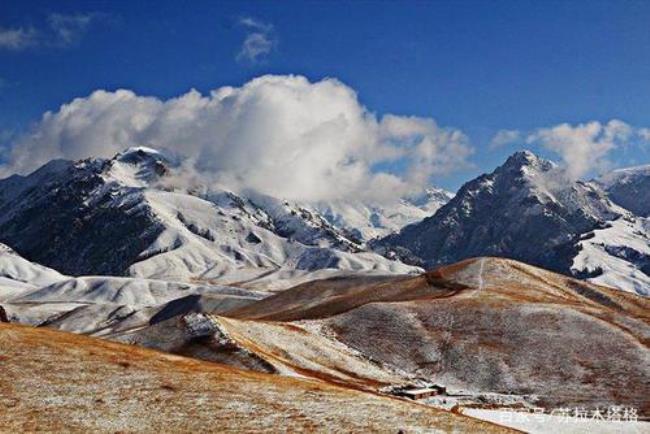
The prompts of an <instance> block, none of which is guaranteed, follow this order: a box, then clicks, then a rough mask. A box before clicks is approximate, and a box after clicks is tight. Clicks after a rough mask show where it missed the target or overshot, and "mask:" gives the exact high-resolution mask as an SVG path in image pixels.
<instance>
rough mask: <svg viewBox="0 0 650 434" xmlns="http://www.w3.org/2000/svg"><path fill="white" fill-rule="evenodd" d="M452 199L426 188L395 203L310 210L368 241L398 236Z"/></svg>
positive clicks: (337, 205) (317, 206) (343, 204)
mask: <svg viewBox="0 0 650 434" xmlns="http://www.w3.org/2000/svg"><path fill="white" fill-rule="evenodd" d="M452 197H453V194H452V193H449V192H447V191H444V190H441V189H437V188H429V189H427V190H425V191H424V192H422V193H420V194H417V195H414V196H411V197H406V198H401V199H399V200H398V201H397V202H395V203H388V204H380V203H374V204H373V203H365V202H352V201H344V200H340V201H331V202H318V203H315V204H313V205H312V206H313V208H314V209H315V210H316V211H318V212H319V213H320V214H321V215H322V216H323V217H324V218H325V219H327V221H329V222H330V223H331V224H332V225H334V226H336V227H338V228H342V229H347V230H348V231H349V232H351V233H353V234H354V235H355V236H356V237H357V238H359V239H361V240H363V241H369V240H371V239H373V238H378V237H385V236H387V235H390V234H392V233H395V232H398V231H399V230H400V229H402V228H403V227H404V226H406V225H409V224H412V223H416V222H419V221H420V220H423V219H424V218H426V217H429V216H432V215H433V214H434V213H435V212H436V211H437V210H438V209H439V208H440V207H441V206H443V205H444V204H446V203H447V202H448V201H449V200H450V199H451V198H452Z"/></svg>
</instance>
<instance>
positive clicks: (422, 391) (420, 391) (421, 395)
mask: <svg viewBox="0 0 650 434" xmlns="http://www.w3.org/2000/svg"><path fill="white" fill-rule="evenodd" d="M446 392H447V389H446V388H444V387H443V386H438V385H433V386H430V387H421V388H411V389H402V390H398V391H397V392H396V393H395V395H397V396H403V397H405V398H409V399H413V400H418V399H426V398H430V397H432V396H437V395H442V394H445V393H446Z"/></svg>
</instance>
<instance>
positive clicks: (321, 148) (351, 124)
mask: <svg viewBox="0 0 650 434" xmlns="http://www.w3.org/2000/svg"><path fill="white" fill-rule="evenodd" d="M137 145H147V146H152V147H155V148H162V149H167V150H169V151H171V152H173V153H176V154H179V155H180V156H184V157H185V158H186V159H187V161H188V162H189V163H188V166H191V167H192V168H193V170H195V171H196V172H197V173H198V174H199V176H200V177H201V179H202V180H203V181H204V182H205V181H206V180H209V182H214V183H218V184H220V185H225V186H227V187H229V188H232V189H235V190H238V189H245V188H252V189H255V190H258V191H261V192H264V193H267V194H271V195H274V196H278V197H284V198H288V199H303V200H328V199H338V198H345V197H361V196H365V197H367V198H373V199H377V200H380V199H382V198H389V197H396V196H399V195H402V194H405V193H409V192H413V191H416V190H418V189H420V188H422V187H424V186H426V185H427V184H428V182H429V179H430V177H431V176H433V175H439V174H445V173H448V172H449V171H452V170H455V169H457V168H462V167H464V166H465V165H466V164H467V163H466V158H467V157H468V156H469V155H470V154H471V152H472V148H471V147H470V145H469V143H468V139H467V137H466V136H465V135H464V134H463V133H462V132H461V131H459V130H456V129H452V128H444V127H440V126H439V125H437V124H436V123H435V122H434V121H433V120H432V119H427V118H417V117H402V116H395V115H386V116H384V117H382V118H378V117H377V116H376V115H374V114H373V113H371V112H370V111H368V110H367V109H366V108H365V107H364V106H363V105H361V104H360V102H359V100H358V98H357V94H356V93H355V91H354V90H353V89H351V88H350V87H348V86H346V85H344V84H343V83H341V82H340V81H338V80H335V79H325V80H321V81H318V82H313V83H312V82H309V81H308V80H307V79H306V78H305V77H302V76H264V77H259V78H256V79H254V80H252V81H250V82H248V83H246V84H244V85H243V86H241V87H222V88H219V89H216V90H214V91H212V92H211V93H210V94H209V95H202V94H200V93H199V92H197V91H195V90H192V91H190V92H188V93H186V94H184V95H181V96H179V97H177V98H172V99H169V100H164V101H163V100H160V99H158V98H155V97H144V96H139V95H136V94H135V93H133V92H131V91H129V90H117V91H115V92H108V91H104V90H98V91H95V92H93V93H92V94H91V95H90V96H88V97H85V98H77V99H75V100H73V101H71V102H69V103H67V104H64V105H63V106H61V108H60V109H59V110H58V111H56V112H48V113H45V114H44V115H43V117H42V119H41V120H40V121H39V122H38V123H36V124H35V125H34V126H33V128H32V129H31V130H30V131H29V132H28V133H27V134H25V135H23V136H21V137H19V138H18V139H16V140H14V142H13V144H12V153H11V159H10V163H9V164H8V165H7V166H5V167H4V172H5V174H7V173H8V172H15V171H18V172H21V173H25V172H28V171H30V170H33V169H35V168H36V167H37V166H38V165H40V164H42V163H44V162H46V161H48V160H50V159H52V158H68V159H78V158H85V157H89V156H103V157H110V156H112V155H114V154H115V153H117V152H119V151H120V150H122V149H124V148H126V147H129V146H137ZM391 163H395V164H393V165H391ZM393 166H399V167H402V168H404V170H401V171H399V173H396V172H395V171H389V170H381V169H379V168H380V167H393Z"/></svg>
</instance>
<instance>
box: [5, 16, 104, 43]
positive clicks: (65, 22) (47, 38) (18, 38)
mask: <svg viewBox="0 0 650 434" xmlns="http://www.w3.org/2000/svg"><path fill="white" fill-rule="evenodd" d="M102 16H103V15H102V14H98V13H87V14H81V13H77V14H70V15H66V14H59V13H52V14H50V15H48V16H47V26H44V27H43V28H39V29H37V28H34V27H28V28H23V27H17V28H13V29H3V28H0V49H6V50H12V51H21V50H25V49H28V48H32V47H37V46H51V47H62V48H65V47H70V46H72V45H74V44H76V43H78V42H79V40H80V39H81V38H82V37H83V35H84V34H85V33H86V31H87V30H88V28H89V26H90V24H91V23H92V22H93V21H97V20H98V19H99V18H100V17H102Z"/></svg>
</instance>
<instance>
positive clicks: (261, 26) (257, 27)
mask: <svg viewBox="0 0 650 434" xmlns="http://www.w3.org/2000/svg"><path fill="white" fill-rule="evenodd" d="M239 24H240V25H241V26H243V27H244V28H245V29H246V37H245V38H244V42H243V43H242V46H241V49H240V50H239V53H237V60H238V61H246V62H249V63H257V62H259V61H261V60H262V59H264V58H265V57H266V56H267V55H268V54H269V53H270V52H271V51H272V50H273V48H274V47H275V45H276V43H277V39H276V37H275V35H274V30H273V25H272V24H268V23H264V22H262V21H259V20H256V19H255V18H252V17H245V18H242V19H241V20H239Z"/></svg>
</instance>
